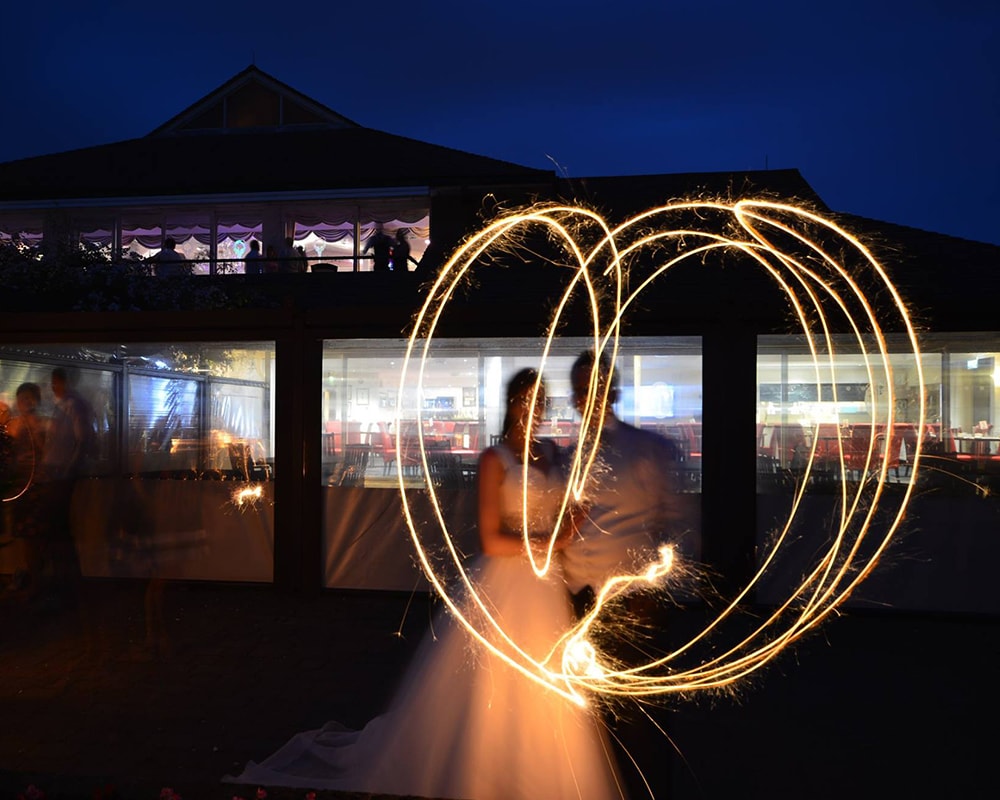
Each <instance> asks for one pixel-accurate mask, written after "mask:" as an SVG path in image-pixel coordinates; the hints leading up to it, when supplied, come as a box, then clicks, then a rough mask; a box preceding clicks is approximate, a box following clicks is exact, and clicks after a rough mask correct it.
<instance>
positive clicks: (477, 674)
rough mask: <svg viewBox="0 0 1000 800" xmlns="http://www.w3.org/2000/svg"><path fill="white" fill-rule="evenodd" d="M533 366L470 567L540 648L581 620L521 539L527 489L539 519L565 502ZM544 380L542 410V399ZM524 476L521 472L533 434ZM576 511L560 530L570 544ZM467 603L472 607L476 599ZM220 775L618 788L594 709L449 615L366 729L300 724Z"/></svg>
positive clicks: (367, 783) (439, 790) (511, 396)
mask: <svg viewBox="0 0 1000 800" xmlns="http://www.w3.org/2000/svg"><path fill="white" fill-rule="evenodd" d="M536 382H538V383H540V379H539V376H538V373H537V372H535V371H534V370H531V369H526V370H521V371H520V372H518V373H517V374H516V375H515V376H514V377H513V378H512V379H511V381H510V383H509V384H508V387H507V407H506V416H505V419H504V425H503V437H502V441H501V443H500V444H498V445H496V446H494V447H491V448H489V449H487V450H485V451H484V452H483V453H482V455H481V456H480V459H479V537H480V543H481V545H482V551H483V552H482V555H481V556H479V557H478V559H477V562H476V563H475V564H474V565H473V566H472V567H471V569H470V572H471V573H472V577H473V580H474V581H475V586H476V592H477V594H478V596H479V597H480V598H483V599H484V600H485V604H486V605H488V607H489V609H490V613H491V614H492V616H493V617H494V618H495V619H497V621H498V622H500V623H501V625H502V627H503V630H504V633H505V634H506V635H508V636H509V637H510V638H511V639H512V640H513V641H514V642H516V643H517V645H518V646H519V647H520V648H521V649H522V650H523V651H525V652H526V653H527V654H528V655H529V656H530V658H532V659H533V660H535V661H538V662H543V661H545V659H546V657H547V654H548V653H549V651H550V649H551V648H552V645H553V644H554V643H555V641H556V640H557V639H558V638H559V636H560V635H561V634H563V633H565V631H566V630H567V629H569V628H570V627H571V626H572V624H573V618H572V611H571V606H570V600H569V595H568V592H567V590H566V586H565V584H564V582H563V579H562V575H561V572H560V571H559V569H558V567H557V566H554V567H553V568H552V569H551V570H550V571H549V572H548V573H547V575H546V577H544V578H538V577H537V576H536V574H535V572H534V570H533V569H532V566H531V564H530V563H529V560H528V557H527V555H526V554H525V552H524V538H523V534H522V520H523V514H522V497H523V493H524V492H525V489H526V494H527V502H528V520H529V524H530V529H531V531H538V532H540V533H543V534H544V536H545V537H546V541H545V542H539V546H540V547H541V546H544V545H545V544H547V537H548V536H549V535H550V534H551V528H552V524H553V521H554V519H555V517H556V513H557V509H558V507H559V504H560V503H561V502H562V496H563V485H562V475H561V467H560V464H559V463H558V461H559V459H558V450H557V448H556V447H555V446H554V445H552V443H551V442H548V441H544V440H539V439H537V438H535V436H534V431H533V430H529V425H528V419H529V416H530V410H531V408H530V401H531V396H532V392H533V390H534V387H535V384H536ZM544 397H545V396H544V389H543V387H542V386H541V385H539V389H538V396H537V402H538V403H541V407H540V408H539V407H538V406H537V405H536V411H535V414H534V417H533V419H534V420H536V421H537V420H540V419H541V416H542V413H543V409H544V402H545V399H544ZM526 441H527V442H528V443H529V444H528V454H529V459H530V460H529V469H528V475H527V486H526V487H525V486H524V485H523V481H522V476H523V474H524V471H523V463H522V461H521V459H522V457H523V455H524V453H525V443H526ZM572 530H573V521H572V519H570V520H569V521H568V522H567V524H566V525H564V527H563V530H561V531H560V532H559V534H558V536H557V538H556V543H555V546H556V548H557V549H560V548H561V547H563V546H565V544H566V541H567V539H568V537H569V535H570V533H571V532H572ZM467 610H468V612H469V613H468V616H472V611H471V608H469V609H467ZM224 780H226V781H229V782H237V783H252V784H258V785H268V786H293V787H302V788H309V789H334V790H341V791H356V792H372V793H382V794H396V795H417V796H422V797H440V798H463V799H464V800H494V799H495V800H519V799H523V800H528V799H529V798H531V799H532V800H533V799H534V798H551V800H559V799H560V798H567V800H613V799H614V798H624V796H625V789H624V784H623V783H622V781H621V778H620V776H619V774H618V770H617V767H616V765H615V760H614V756H613V754H612V748H611V745H610V743H609V741H608V739H607V737H606V735H605V733H604V730H603V728H602V727H601V721H600V715H599V713H596V712H594V711H591V710H588V709H586V708H584V707H582V706H578V705H576V704H574V703H572V702H571V701H569V700H567V699H565V698H564V697H562V696H560V695H559V694H557V693H556V692H554V691H551V690H550V689H546V688H545V687H544V686H541V685H539V684H538V683H536V682H535V681H533V680H530V679H529V678H527V677H525V676H524V675H523V674H521V673H520V672H519V671H517V670H516V669H514V668H513V667H512V666H509V665H508V664H506V663H504V662H503V661H502V660H501V659H499V658H495V657H493V656H491V655H489V654H487V653H486V651H485V650H484V649H478V650H477V649H476V648H474V647H473V643H472V640H471V637H470V636H469V634H468V633H467V632H466V630H465V629H464V628H463V627H462V626H461V625H459V624H458V623H457V622H455V621H454V620H452V619H451V618H448V619H447V620H446V621H445V624H444V625H443V626H442V630H441V632H439V634H438V636H437V637H436V638H435V637H431V636H428V637H427V638H426V639H425V640H424V641H423V642H422V643H421V645H420V647H419V648H418V650H417V652H416V654H415V656H414V659H413V661H412V663H411V664H410V666H409V668H408V669H407V671H406V673H405V675H404V677H403V679H402V682H401V684H400V686H399V687H398V688H397V690H396V693H395V696H394V698H393V700H392V701H391V703H390V705H389V708H388V710H387V711H386V712H385V713H384V714H382V715H381V716H379V717H376V718H375V719H373V720H372V721H370V722H369V723H368V724H367V725H366V726H365V727H364V728H363V729H362V730H360V731H349V730H346V729H344V728H343V727H342V726H340V725H338V724H337V723H327V724H326V725H325V726H324V727H323V728H321V729H319V730H314V731H308V732H305V733H300V734H298V735H296V736H294V737H293V738H292V739H291V740H290V741H289V742H288V743H287V744H285V745H284V746H283V747H282V748H281V749H280V750H278V751H277V752H276V753H274V754H273V755H271V756H269V757H268V758H267V759H265V760H264V761H263V762H261V763H259V764H258V763H254V762H250V763H249V764H248V765H247V767H246V769H245V770H244V771H243V772H242V773H241V774H240V775H239V776H237V777H227V778H225V779H224Z"/></svg>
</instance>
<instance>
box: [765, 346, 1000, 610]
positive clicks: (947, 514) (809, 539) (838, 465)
mask: <svg viewBox="0 0 1000 800" xmlns="http://www.w3.org/2000/svg"><path fill="white" fill-rule="evenodd" d="M921 340H922V341H921V350H922V352H921V353H920V355H919V361H918V357H917V356H915V355H914V354H913V352H912V351H909V350H910V348H909V345H908V342H907V341H906V340H905V339H904V338H903V337H896V338H893V337H889V339H888V346H887V351H888V356H887V358H885V359H883V357H882V356H881V355H876V356H875V357H873V358H872V359H871V362H870V366H871V372H870V373H869V370H868V369H867V368H866V365H865V363H864V360H863V359H862V358H861V357H860V356H859V355H858V354H857V352H852V351H851V348H850V347H849V346H848V345H849V343H846V342H836V341H835V345H837V346H839V347H840V352H839V353H838V354H836V355H834V356H833V357H832V358H828V357H826V356H820V362H821V363H820V366H819V367H816V366H814V365H813V363H812V359H811V358H810V357H809V356H808V355H806V354H805V349H804V345H803V342H802V340H801V338H800V337H792V336H788V337H762V338H761V339H760V340H759V343H758V360H757V384H758V386H757V389H758V403H757V454H758V456H757V463H758V474H757V489H758V530H757V543H758V554H759V558H760V559H761V560H763V559H764V558H767V557H768V556H769V555H770V554H772V550H771V548H772V547H773V545H774V544H775V542H776V541H777V539H776V537H777V536H778V535H779V533H780V532H781V531H782V530H784V529H785V528H786V527H788V526H791V527H790V532H789V535H788V536H786V537H785V540H784V542H783V544H782V546H781V547H780V548H779V550H777V551H774V555H775V558H774V560H773V562H772V563H771V566H770V567H769V570H768V572H767V573H766V574H765V576H764V580H763V581H762V583H761V585H760V587H759V588H758V591H757V598H758V599H759V600H761V601H763V602H765V603H780V602H783V601H784V599H785V598H787V597H788V596H789V595H790V593H792V592H794V591H796V587H797V586H798V585H799V582H800V581H801V580H802V579H803V576H804V575H809V574H811V573H812V570H813V569H814V568H815V566H816V563H817V562H816V558H817V554H819V555H823V554H826V553H828V552H829V548H830V547H831V546H832V543H834V542H835V541H837V539H836V538H835V537H837V536H842V537H843V540H844V541H845V542H846V543H847V545H848V548H849V547H851V546H853V544H854V543H857V545H858V551H857V556H856V557H853V558H852V564H854V565H855V566H854V567H853V569H857V568H863V565H864V564H865V563H866V560H867V559H868V558H869V557H872V556H874V555H875V550H876V548H878V547H879V546H880V544H881V543H882V542H883V541H884V540H885V537H886V536H888V535H890V534H892V535H893V539H892V541H891V543H890V545H889V547H888V548H887V549H886V550H885V552H884V553H883V554H881V556H880V561H879V565H878V566H877V568H876V569H875V570H874V572H872V574H871V575H870V576H869V577H868V578H866V579H865V581H864V583H863V584H861V585H860V586H859V587H858V589H857V590H856V591H855V592H853V593H852V594H851V596H850V597H849V599H848V600H847V603H848V604H849V605H858V606H866V607H873V608H879V609H886V608H894V609H910V610H924V611H927V610H930V611H958V612H977V613H984V612H985V613H991V612H992V613H995V612H997V611H1000V601H998V599H997V597H996V593H995V592H993V593H991V592H989V591H988V590H987V589H986V587H988V586H991V585H992V581H993V576H992V574H991V573H990V572H988V567H987V565H991V564H993V563H995V561H996V558H997V557H998V556H1000V547H998V545H997V539H996V537H995V536H993V535H992V532H993V530H994V529H995V527H996V526H995V518H996V511H997V509H996V502H997V499H996V498H997V497H998V494H997V492H998V491H1000V436H998V435H997V433H996V423H995V417H996V414H997V409H998V407H1000V373H998V371H997V368H996V365H997V363H1000V334H979V335H975V334H961V335H955V334H941V333H926V334H924V335H923V336H922V337H921ZM908 351H909V352H908ZM918 363H919V366H920V368H921V370H922V372H923V381H924V397H923V400H924V404H925V409H926V410H925V419H924V424H923V426H921V425H920V400H921V397H920V390H919V383H920V381H919V378H918V370H917V367H918ZM890 412H891V413H892V416H893V419H892V420H891V422H890V419H889V417H890ZM918 444H920V445H921V448H922V453H921V457H920V466H919V470H918V471H917V473H916V475H914V457H915V454H916V448H917V445H918ZM814 448H815V449H814ZM810 456H811V458H810ZM883 470H884V472H885V476H884V483H883V484H881V485H880V484H879V478H880V477H881V476H882V473H883ZM914 481H915V484H913V482H914ZM911 484H913V486H912V492H911V493H910V489H911ZM800 492H801V493H802V494H803V497H802V499H801V501H800V502H798V503H797V504H796V499H797V498H798V496H799V493H800ZM876 492H877V493H876ZM908 493H910V494H909V497H907V495H908ZM907 499H908V505H907V506H906V508H905V516H904V517H903V520H902V524H901V526H900V527H899V529H898V530H897V531H895V533H893V530H892V528H891V526H892V525H893V523H894V522H895V521H896V519H897V515H898V514H899V513H900V512H901V511H902V509H903V506H902V503H903V502H904V500H907ZM793 509H794V511H795V513H794V516H792V513H793ZM838 558H839V559H841V561H839V562H837V563H838V564H839V563H842V560H843V559H844V558H847V556H846V551H841V552H840V555H839V556H838ZM859 564H860V565H862V567H858V566H857V565H859Z"/></svg>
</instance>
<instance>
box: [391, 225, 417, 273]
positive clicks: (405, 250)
mask: <svg viewBox="0 0 1000 800" xmlns="http://www.w3.org/2000/svg"><path fill="white" fill-rule="evenodd" d="M410 261H412V262H413V263H414V264H417V259H415V258H414V257H413V256H411V255H410V243H409V242H408V241H407V239H406V229H405V228H397V229H396V238H395V239H394V240H393V243H392V271H393V272H399V273H401V274H402V273H406V272H409V270H410V267H409V262H410ZM418 266H419V265H418Z"/></svg>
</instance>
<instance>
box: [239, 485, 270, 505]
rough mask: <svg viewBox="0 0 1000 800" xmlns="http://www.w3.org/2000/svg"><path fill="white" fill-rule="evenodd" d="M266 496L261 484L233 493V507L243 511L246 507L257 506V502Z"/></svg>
mask: <svg viewBox="0 0 1000 800" xmlns="http://www.w3.org/2000/svg"><path fill="white" fill-rule="evenodd" d="M263 496H264V487H263V486H261V485H260V484H259V483H258V484H255V485H253V486H247V487H244V488H242V489H236V490H234V491H233V505H235V506H236V507H237V508H240V509H242V508H243V507H244V506H252V505H256V503H257V501H258V500H260V498H261V497H263Z"/></svg>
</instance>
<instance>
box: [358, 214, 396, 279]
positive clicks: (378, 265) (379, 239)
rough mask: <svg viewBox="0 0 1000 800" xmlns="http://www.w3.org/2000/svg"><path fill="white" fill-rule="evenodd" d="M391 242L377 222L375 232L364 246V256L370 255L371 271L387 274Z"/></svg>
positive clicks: (390, 256) (390, 257)
mask: <svg viewBox="0 0 1000 800" xmlns="http://www.w3.org/2000/svg"><path fill="white" fill-rule="evenodd" d="M392 244H393V240H392V238H391V237H390V236H389V234H387V233H386V232H385V230H384V228H383V227H382V223H381V222H379V223H377V224H376V225H375V232H374V233H373V234H372V236H371V238H370V239H369V240H368V243H367V244H366V245H365V249H364V255H366V256H367V255H368V254H369V253H371V255H372V269H373V270H374V271H375V272H388V271H389V262H390V260H391V259H392Z"/></svg>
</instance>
